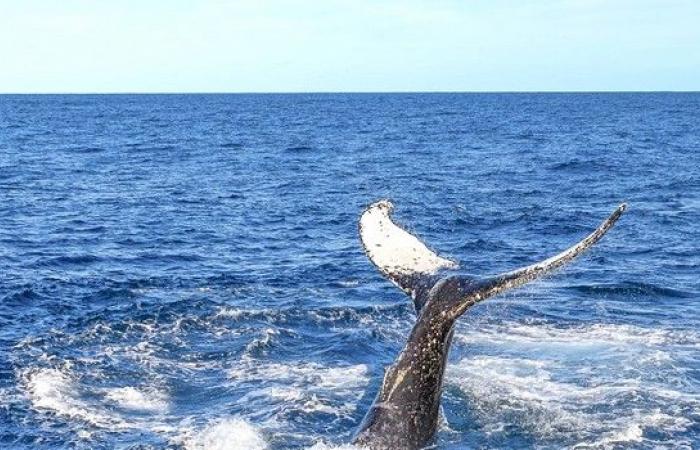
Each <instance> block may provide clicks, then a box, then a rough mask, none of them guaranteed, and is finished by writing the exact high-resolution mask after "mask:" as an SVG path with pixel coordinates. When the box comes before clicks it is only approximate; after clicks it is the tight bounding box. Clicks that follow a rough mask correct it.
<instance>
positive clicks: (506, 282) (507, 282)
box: [451, 203, 627, 318]
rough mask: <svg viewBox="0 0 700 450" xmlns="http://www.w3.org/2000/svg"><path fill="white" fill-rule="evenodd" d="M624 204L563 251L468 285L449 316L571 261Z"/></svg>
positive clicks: (619, 213) (607, 226) (597, 237)
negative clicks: (474, 286)
mask: <svg viewBox="0 0 700 450" xmlns="http://www.w3.org/2000/svg"><path fill="white" fill-rule="evenodd" d="M626 208H627V205H626V204H625V203H622V204H621V205H620V206H618V207H617V209H615V211H613V213H612V214H611V215H610V216H609V217H608V218H607V219H605V220H604V221H603V223H601V224H600V226H598V228H596V229H595V230H594V231H593V232H592V233H591V234H589V235H588V236H586V237H585V238H584V239H582V240H581V241H579V242H578V243H577V244H576V245H573V246H571V247H569V248H568V249H566V250H564V251H563V252H561V253H558V254H556V255H554V256H552V257H551V258H548V259H545V260H544V261H540V262H538V263H535V264H531V265H529V266H525V267H522V268H520V269H516V270H513V271H510V272H506V273H504V274H501V275H497V276H495V277H492V278H490V279H487V280H486V281H484V282H483V283H482V284H481V287H480V288H478V289H473V287H472V286H470V287H469V288H468V289H467V290H465V296H464V297H463V298H462V299H461V301H460V302H459V305H458V306H457V307H456V308H454V309H453V310H452V311H451V312H452V314H451V315H452V317H453V318H457V317H459V316H460V315H462V314H463V313H464V312H465V311H466V310H467V309H468V308H469V307H471V306H472V305H474V304H475V303H478V302H480V301H483V300H486V299H487V298H489V297H493V296H494V295H497V294H499V293H501V292H503V291H506V290H509V289H513V288H516V287H518V286H522V285H523V284H525V283H529V282H530V281H534V280H536V279H538V278H540V277H542V276H544V275H547V274H549V273H551V272H553V271H554V270H556V269H558V268H560V267H562V266H564V265H566V264H567V263H569V262H571V261H572V260H574V259H575V258H576V257H578V256H579V255H581V254H582V253H584V252H585V251H586V250H588V249H589V248H591V247H592V246H593V245H594V244H595V243H596V242H598V241H599V240H600V239H601V238H602V237H603V236H604V235H605V233H607V232H608V230H610V228H612V227H613V225H615V222H617V220H618V219H619V218H620V216H622V213H623V212H625V209H626Z"/></svg>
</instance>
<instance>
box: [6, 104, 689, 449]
mask: <svg viewBox="0 0 700 450" xmlns="http://www.w3.org/2000/svg"><path fill="white" fill-rule="evenodd" d="M383 198H388V199H391V200H392V201H393V203H394V204H395V205H396V209H395V213H394V217H395V219H396V220H397V222H399V223H401V224H403V225H405V226H406V227H407V228H408V229H409V230H411V231H412V232H415V233H416V234H417V235H418V236H420V237H421V238H422V239H424V241H425V242H426V243H427V244H428V245H429V246H430V247H431V248H433V249H435V250H436V251H438V252H439V253H440V254H441V255H443V256H446V257H450V258H453V259H455V260H458V261H460V262H461V266H462V268H463V269H464V270H465V271H466V272H467V273H471V274H475V275H484V276H485V275H492V274H496V273H499V272H503V271H507V270H510V269H514V268H517V267H520V266H522V265H525V264H529V263H532V262H536V261H538V260H541V259H543V258H545V257H548V256H551V255H553V254H554V253H556V252H558V251H560V250H562V249H564V248H566V247H568V246H569V245H571V244H573V243H575V242H576V241H578V240H579V239H581V238H582V237H583V236H585V235H586V234H587V233H588V232H589V231H591V230H593V229H594V228H595V227H596V226H597V225H598V224H599V223H600V221H602V220H603V219H604V218H605V217H606V216H607V215H608V214H609V213H610V212H611V211H612V210H613V209H614V208H615V207H616V206H617V205H618V204H619V203H620V202H622V201H625V202H627V203H628V204H629V210H628V212H627V213H626V214H625V215H624V216H623V217H622V219H621V220H620V222H619V223H618V224H617V226H616V227H615V228H614V229H613V230H611V231H610V233H608V235H607V236H606V237H605V238H604V239H603V241H602V242H601V243H600V244H599V245H597V246H596V248H594V249H593V250H592V251H591V252H590V253H588V254H587V255H586V256H585V257H583V258H581V259H579V260H577V261H576V262H575V263H573V264H571V265H569V266H568V267H566V268H565V269H564V270H561V271H559V272H557V273H556V274H554V275H553V276H551V277H548V278H547V279H545V280H543V281H539V282H537V283H534V284H531V285H528V286H527V287H524V288H521V289H519V290H515V291H511V292H509V293H507V294H505V295H502V296H500V297H497V298H493V299H491V300H489V301H487V302H484V303H483V304H479V305H477V306H475V307H474V308H472V309H471V310H470V311H468V312H467V314H465V315H464V316H463V317H462V318H461V320H460V321H459V324H458V327H457V329H456V333H455V339H454V344H453V347H452V351H451V353H450V361H449V363H448V369H447V377H446V383H445V386H444V392H443V409H444V411H443V415H444V420H443V421H442V425H441V427H440V430H439V432H438V434H437V438H436V448H437V449H486V448H499V449H500V448H538V449H561V448H577V449H626V448H634V449H651V448H655V449H663V448H668V449H671V448H673V449H678V448H687V449H690V448H698V447H700V304H699V303H698V302H699V301H700V281H699V275H700V270H699V267H700V244H699V241H700V239H699V237H700V234H699V231H700V94H694V93H606V94H593V93H592V94H583V93H581V94H565V93H562V94H554V93H552V94H447V93H446V94H279V95H277V94H250V95H217V94H211V95H37V96H35V95H16V96H15V95H3V96H0V448H7V449H33V450H34V449H142V450H143V449H187V450H192V449H212V450H217V449H218V450H224V449H227V450H238V449H246V450H251V449H263V448H267V449H274V450H277V449H280V450H281V449H304V448H310V447H312V448H315V449H332V448H343V447H339V446H343V445H345V444H347V443H348V442H349V441H350V440H351V438H352V435H353V432H354V430H355V429H356V427H357V425H358V424H359V422H360V421H361V419H362V417H363V415H364V413H365V411H366V410H367V408H368V407H369V405H370V404H371V402H372V400H373V398H374V395H375V394H376V392H377V390H378V388H379V385H380V383H381V379H382V376H383V373H384V368H385V367H386V366H387V365H388V364H390V363H391V362H392V361H393V360H394V358H395V357H396V355H397V354H398V352H399V351H400V350H401V348H402V347H403V344H404V342H405V339H406V337H407V335H408V332H409V331H410V329H411V327H412V324H413V323H414V321H415V315H414V312H413V308H412V305H411V302H410V300H409V299H408V298H407V297H406V296H404V295H403V294H402V293H401V292H400V291H399V290H398V289H396V288H395V287H394V286H393V285H391V283H389V282H388V281H386V280H385V279H383V278H382V276H381V275H380V274H379V273H378V272H377V271H376V270H375V268H374V267H373V266H372V264H371V263H370V262H369V261H368V260H367V259H366V257H365V255H364V253H363V251H362V247H361V246H360V243H359V239H358V231H357V227H358V224H357V221H358V218H359V215H360V214H361V212H362V210H363V209H364V208H365V207H366V206H367V205H369V204H370V203H372V202H373V201H375V200H379V199H383Z"/></svg>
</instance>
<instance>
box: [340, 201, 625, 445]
mask: <svg viewBox="0 0 700 450" xmlns="http://www.w3.org/2000/svg"><path fill="white" fill-rule="evenodd" d="M373 207H384V208H386V209H387V210H388V211H390V210H391V208H392V207H393V206H392V205H391V204H390V203H388V202H386V201H384V202H379V203H376V204H375V205H373V206H371V207H370V208H369V209H371V208H373ZM369 209H368V210H369ZM624 210H625V205H624V204H623V205H620V207H618V208H617V210H615V211H614V212H613V214H612V215H611V216H610V217H608V219H607V220H605V221H604V222H603V223H602V224H601V225H600V226H599V227H598V228H597V229H596V230H595V231H593V232H592V233H591V234H589V235H588V236H587V237H586V238H584V239H583V240H581V241H580V242H579V243H578V244H576V245H574V246H572V247H570V248H569V249H567V250H565V251H563V252H561V253H559V254H557V255H556V256H554V257H552V258H549V259H546V260H544V261H542V262H540V263H537V264H533V265H530V266H526V267H523V268H521V269H518V270H514V271H512V272H508V273H505V274H501V275H498V276H496V277H493V278H488V279H484V280H477V279H475V278H472V277H466V276H444V275H443V276H441V275H440V274H424V273H418V272H416V273H411V274H409V275H407V274H406V272H407V270H406V267H410V262H409V263H407V264H406V265H405V266H402V267H401V270H400V271H397V270H395V269H394V268H392V267H382V266H381V265H377V266H378V269H379V270H380V272H382V273H383V274H384V275H385V276H386V277H387V278H389V279H390V280H391V281H392V282H394V283H395V284H396V285H397V286H399V288H401V289H402V290H403V291H404V292H406V293H407V294H408V295H410V296H411V297H412V298H413V301H414V305H415V308H416V313H417V316H418V317H417V321H416V324H415V326H414V327H413V329H412V330H411V334H410V335H409V337H408V340H407V343H406V346H405V347H404V349H403V350H402V351H401V353H400V354H399V356H398V358H397V359H396V361H395V362H394V364H392V365H391V366H390V367H389V368H388V369H387V371H386V374H385V376H384V381H383V382H382V386H381V388H380V390H379V393H378V394H377V398H376V399H375V401H374V403H373V404H372V406H371V407H370V409H369V411H368V412H367V414H366V415H365V418H364V420H363V422H362V424H361V425H360V427H359V429H358V432H357V434H356V436H355V439H354V441H353V443H354V444H356V445H360V446H363V447H365V448H368V449H372V450H418V449H421V448H424V447H425V446H426V445H428V444H430V443H431V441H432V439H433V437H434V435H435V431H436V430H437V427H438V421H439V411H440V398H441V396H442V383H443V378H444V375H445V364H446V363H447V357H448V353H449V350H450V344H451V342H452V335H453V332H454V325H455V322H456V321H457V319H458V318H459V317H460V316H461V315H462V314H464V313H465V312H466V311H467V310H468V309H469V308H470V307H471V306H473V305H474V304H476V303H478V302H480V301H483V300H485V299H487V298H490V297H492V296H494V295H497V294H499V293H501V292H503V291H505V290H509V289H512V288H515V287H518V286H521V285H523V284H525V283H527V282H529V281H533V280H535V279H537V278H539V277H541V276H543V275H545V274H547V273H550V272H551V271H553V270H555V269H557V268H559V267H561V266H563V265H564V264H566V263H568V262H570V261H572V260H573V259H575V258H576V257H577V256H579V255H580V254H582V253H583V252H584V251H585V250H587V249H588V248H590V247H591V246H593V244H595V243H596V242H598V241H599V240H600V239H601V238H602V237H603V235H604V234H605V233H606V232H607V231H608V230H609V229H610V228H611V227H612V226H613V225H614V224H615V222H616V221H617V220H618V219H619V218H620V216H621V215H622V213H623V212H624ZM387 218H388V215H387ZM360 231H361V235H362V230H360ZM363 245H366V243H365V242H364V241H363ZM375 245H376V244H375ZM365 251H366V252H367V254H368V256H369V257H370V260H372V262H373V263H375V264H376V261H374V260H373V259H372V256H371V252H370V251H368V249H367V247H365Z"/></svg>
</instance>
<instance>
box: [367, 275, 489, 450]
mask: <svg viewBox="0 0 700 450" xmlns="http://www.w3.org/2000/svg"><path fill="white" fill-rule="evenodd" d="M479 285H480V283H477V282H476V281H473V280H470V279H467V278H457V277H453V278H446V279H443V280H441V281H439V282H438V283H437V284H435V285H434V286H433V288H432V289H431V290H430V291H429V293H428V294H427V295H426V299H425V305H424V306H423V307H422V309H420V310H419V311H418V320H417V322H416V325H415V326H414V327H413V330H412V331H411V334H410V336H409V338H408V342H407V344H406V347H405V348H404V349H403V351H402V352H401V354H400V355H399V357H398V358H397V360H396V362H394V364H393V365H391V366H390V367H389V368H388V369H387V371H386V374H385V376H384V381H383V383H382V387H381V390H380V391H379V394H378V396H377V398H376V400H375V401H374V404H373V405H372V407H371V408H370V410H369V411H368V412H367V415H366V416H365V419H364V421H363V423H362V425H361V426H360V431H359V432H358V434H357V436H356V438H355V441H354V443H355V444H358V445H362V446H365V447H367V448H370V449H420V448H422V447H424V446H425V445H427V444H428V443H429V442H430V440H431V439H432V437H433V436H434V435H435V431H436V430H437V426H438V420H439V410H440V398H441V395H442V381H443V378H444V374H445V365H446V363H447V356H448V353H449V350H450V344H451V341H452V334H453V329H454V324H455V322H456V319H457V318H456V317H453V316H452V315H451V314H449V311H450V310H451V309H454V308H455V307H457V306H458V305H459V303H460V300H461V299H463V296H464V293H465V292H467V291H469V290H472V289H475V288H477V287H478V286H479ZM416 304H417V305H418V302H416Z"/></svg>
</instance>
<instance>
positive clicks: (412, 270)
mask: <svg viewBox="0 0 700 450" xmlns="http://www.w3.org/2000/svg"><path fill="white" fill-rule="evenodd" d="M393 209H394V205H393V204H392V203H391V202H390V201H388V200H382V201H379V202H376V203H373V204H372V205H370V207H369V208H367V209H366V210H365V212H364V213H362V216H361V217H360V238H361V239H362V245H363V246H364V248H365V252H366V253H367V257H368V258H369V259H370V260H371V261H372V262H373V263H374V264H375V265H376V266H377V267H378V268H379V270H380V271H381V272H382V273H383V274H384V275H387V276H389V277H390V278H392V279H393V278H395V277H397V276H406V275H413V274H416V273H420V274H433V273H435V272H437V271H438V270H440V269H449V268H456V267H457V264H456V263H455V262H454V261H450V260H448V259H445V258H441V257H439V256H438V255H436V254H435V253H434V252H432V251H431V250H430V249H429V248H428V247H426V246H425V244H423V243H422V242H421V241H420V240H419V239H418V238H417V237H415V236H413V235H412V234H410V233H408V232H407V231H405V230H403V229H402V228H401V227H399V226H398V225H396V224H395V223H394V222H393V221H392V220H391V212H392V211H393Z"/></svg>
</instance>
